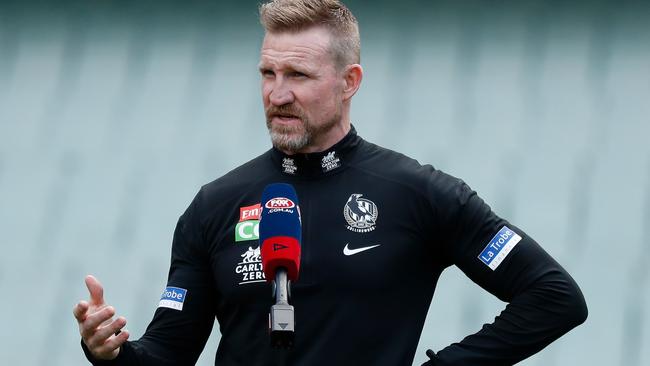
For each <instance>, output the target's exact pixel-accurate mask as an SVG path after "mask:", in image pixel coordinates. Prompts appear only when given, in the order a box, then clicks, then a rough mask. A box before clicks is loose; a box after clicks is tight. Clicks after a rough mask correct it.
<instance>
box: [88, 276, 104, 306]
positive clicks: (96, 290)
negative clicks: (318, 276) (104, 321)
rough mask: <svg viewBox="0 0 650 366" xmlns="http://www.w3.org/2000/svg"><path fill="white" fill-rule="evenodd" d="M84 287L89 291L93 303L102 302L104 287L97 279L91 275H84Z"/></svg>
mask: <svg viewBox="0 0 650 366" xmlns="http://www.w3.org/2000/svg"><path fill="white" fill-rule="evenodd" d="M86 287H88V292H89V293H90V302H91V304H93V305H103V304H104V288H103V287H102V284H101V283H99V281H98V280H97V279H96V278H95V277H93V276H92V275H88V276H86Z"/></svg>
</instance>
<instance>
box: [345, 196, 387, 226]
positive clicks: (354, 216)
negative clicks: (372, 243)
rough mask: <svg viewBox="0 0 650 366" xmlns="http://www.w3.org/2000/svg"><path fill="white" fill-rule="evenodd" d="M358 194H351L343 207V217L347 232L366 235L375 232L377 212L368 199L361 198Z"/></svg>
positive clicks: (373, 204)
mask: <svg viewBox="0 0 650 366" xmlns="http://www.w3.org/2000/svg"><path fill="white" fill-rule="evenodd" d="M361 196H363V195H362V194H360V193H353V194H351V195H350V198H348V201H347V202H346V203H345V207H343V217H344V218H345V221H347V223H348V225H347V226H346V227H347V229H348V230H351V231H354V232H355V233H367V232H370V231H373V230H375V226H376V225H377V217H378V216H379V210H377V205H375V203H374V202H372V201H371V200H369V199H366V198H361Z"/></svg>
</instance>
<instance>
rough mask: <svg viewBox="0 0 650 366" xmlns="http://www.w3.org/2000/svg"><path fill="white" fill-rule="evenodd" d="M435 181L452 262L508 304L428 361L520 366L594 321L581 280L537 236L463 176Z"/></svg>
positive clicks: (437, 209)
mask: <svg viewBox="0 0 650 366" xmlns="http://www.w3.org/2000/svg"><path fill="white" fill-rule="evenodd" d="M430 183H431V184H430V187H429V189H430V190H431V191H430V192H429V197H433V198H434V199H433V200H432V202H431V205H432V208H433V210H434V214H435V215H436V217H437V218H438V220H436V221H437V222H438V225H439V226H438V227H436V231H437V232H439V233H440V234H441V236H442V240H441V243H440V245H442V247H443V252H444V253H445V257H446V258H445V259H446V261H447V262H448V264H450V265H451V264H453V265H456V266H457V267H458V268H460V269H461V270H462V271H463V272H464V273H465V274H466V275H467V276H468V277H469V278H470V279H471V280H472V281H473V282H475V283H477V284H478V285H479V286H481V287H482V288H483V289H485V290H487V291H488V292H490V293H491V294H493V295H495V296H496V297H498V298H499V299H501V300H502V301H504V302H507V303H508V304H507V305H506V307H505V309H504V310H503V311H502V312H501V314H499V315H498V316H497V317H496V318H495V319H494V322H492V323H491V324H485V325H484V326H483V327H482V328H481V329H480V330H479V331H478V332H477V333H475V334H472V335H469V336H467V337H465V338H464V339H463V340H462V341H460V342H458V343H454V344H452V345H450V346H448V347H446V348H444V349H443V350H441V351H439V352H438V353H437V354H434V353H433V352H428V355H429V356H430V357H431V361H429V362H428V363H427V364H428V365H475V366H479V365H512V364H515V363H517V362H519V361H521V360H523V359H525V358H527V357H529V356H531V355H532V354H534V353H536V352H538V351H540V350H541V349H543V348H544V347H546V346H547V345H548V344H550V343H551V342H553V341H554V340H555V339H557V338H559V337H560V336H562V335H563V334H565V333H566V332H568V331H569V330H571V329H572V328H574V327H576V326H578V325H579V324H581V323H583V322H584V321H585V320H586V317H587V307H586V303H585V300H584V297H583V295H582V293H581V291H580V289H579V287H578V285H577V284H576V282H575V281H574V280H573V278H571V276H570V275H569V274H568V273H567V272H566V271H565V270H564V268H562V266H560V265H559V264H558V263H557V262H556V261H555V260H554V259H553V258H552V257H551V256H550V255H549V254H548V253H546V252H545V251H544V250H543V249H542V248H541V247H540V246H539V245H538V244H537V243H536V242H535V240H533V239H532V238H531V237H530V236H528V235H526V233H524V232H523V231H522V230H520V229H519V228H517V227H515V226H514V225H511V224H510V223H508V222H507V221H505V220H503V219H501V218H499V217H498V216H497V215H496V214H494V213H493V212H492V210H491V209H490V207H489V206H488V205H487V204H485V203H484V202H483V200H482V199H481V198H479V197H478V196H477V194H476V192H474V191H472V190H471V189H470V188H469V187H468V186H467V185H466V184H465V183H464V182H463V181H461V180H459V179H456V178H453V177H451V176H448V175H446V174H444V173H438V174H434V176H433V177H432V179H431V182H430Z"/></svg>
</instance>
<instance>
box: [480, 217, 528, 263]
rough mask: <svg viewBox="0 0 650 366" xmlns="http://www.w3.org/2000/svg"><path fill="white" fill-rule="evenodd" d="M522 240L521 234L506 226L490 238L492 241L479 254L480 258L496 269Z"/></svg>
mask: <svg viewBox="0 0 650 366" xmlns="http://www.w3.org/2000/svg"><path fill="white" fill-rule="evenodd" d="M520 240H521V236H519V235H518V234H517V233H515V232H514V231H512V230H510V229H509V228H508V227H507V226H504V227H502V228H501V230H499V232H498V233H497V234H496V235H495V236H494V237H493V238H492V240H490V243H488V245H487V246H486V247H485V249H483V251H482V252H481V254H479V256H478V259H480V260H481V262H483V263H485V265H486V266H488V267H490V268H491V269H492V270H493V271H494V270H495V269H497V267H499V265H500V264H501V262H503V260H504V259H505V258H506V257H507V256H508V253H510V251H511V250H512V248H514V247H515V245H517V243H519V241H520Z"/></svg>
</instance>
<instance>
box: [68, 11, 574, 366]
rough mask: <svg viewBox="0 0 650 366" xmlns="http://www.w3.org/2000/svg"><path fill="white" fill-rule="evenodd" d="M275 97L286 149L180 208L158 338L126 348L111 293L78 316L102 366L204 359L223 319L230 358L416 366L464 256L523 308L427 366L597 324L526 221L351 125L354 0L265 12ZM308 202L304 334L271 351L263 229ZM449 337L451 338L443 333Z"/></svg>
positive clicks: (495, 356)
mask: <svg viewBox="0 0 650 366" xmlns="http://www.w3.org/2000/svg"><path fill="white" fill-rule="evenodd" d="M260 17H261V22H262V24H263V26H264V28H265V30H266V34H265V37H264V42H263V45H262V49H261V59H260V64H259V68H260V73H261V77H262V99H263V103H264V108H265V112H266V118H267V127H268V129H269V132H270V135H271V140H272V143H273V149H271V150H269V151H268V152H266V153H265V154H263V155H261V156H259V157H257V158H256V159H254V160H252V161H250V162H248V163H246V164H244V165H243V166H241V167H239V168H237V169H235V170H233V171H231V172H230V173H228V174H226V175H225V176H223V177H221V178H219V179H217V180H215V181H213V182H211V183H209V184H207V185H205V186H203V187H202V189H201V190H200V191H199V193H198V194H197V195H196V197H195V198H194V200H193V201H192V203H191V204H190V206H189V208H188V209H187V210H186V211H185V213H184V214H183V215H182V216H181V217H180V219H179V222H178V225H177V227H176V231H175V233H174V241H173V244H172V262H171V268H170V271H169V277H168V284H167V286H168V287H167V288H166V289H165V291H164V293H163V296H162V299H161V301H160V305H159V307H158V309H157V310H156V313H155V316H154V318H153V320H152V322H151V324H150V325H149V327H148V328H147V331H146V333H145V334H144V336H143V337H142V338H141V339H139V340H137V341H130V342H127V338H128V337H129V334H128V332H127V331H122V332H120V330H121V329H122V328H123V327H124V326H125V324H126V320H125V319H124V318H122V317H118V318H116V319H113V316H114V314H115V310H114V309H113V308H112V307H110V306H108V305H107V304H105V303H104V301H103V288H102V287H101V285H100V284H99V282H98V281H97V280H96V279H94V278H93V277H92V276H89V277H87V278H86V284H87V286H88V289H89V292H90V301H89V302H87V301H81V302H79V303H78V304H77V305H76V306H75V308H74V310H73V312H74V315H75V317H76V318H77V320H78V322H79V328H80V333H81V336H82V347H83V349H84V352H85V353H86V356H87V357H88V359H89V360H90V361H91V362H92V363H93V364H95V365H172V364H173V365H189V364H194V363H195V362H196V360H197V358H198V356H199V354H200V352H201V351H202V349H203V347H204V345H205V342H206V340H207V338H208V336H209V333H210V330H211V329H212V324H213V320H214V318H215V317H216V318H217V319H218V321H219V325H220V329H221V332H222V337H221V342H220V344H219V348H218V350H217V354H216V359H215V364H216V365H309V366H313V365H410V364H412V362H413V358H414V355H415V350H416V347H417V344H418V341H419V337H420V333H421V331H422V327H423V324H424V321H425V317H426V314H427V310H428V308H429V305H430V302H431V299H432V296H433V292H434V289H435V286H436V282H437V280H438V277H439V275H440V273H441V272H442V271H443V270H444V269H445V268H446V267H448V266H450V265H456V266H458V267H459V268H460V269H461V270H462V271H463V272H465V274H466V275H467V276H468V277H470V278H471V279H472V280H473V281H474V282H476V283H477V284H479V285H480V286H482V287H483V288H484V289H486V290H487V291H489V292H490V293H492V294H494V295H495V296H497V297H498V298H500V299H501V300H504V301H507V302H508V303H509V304H508V305H507V306H506V308H505V310H504V311H503V312H502V313H501V314H500V315H499V316H498V317H496V319H495V321H494V322H493V323H492V324H487V325H485V326H484V327H483V328H482V329H481V330H480V331H478V332H477V333H476V334H473V335H470V336H468V337H466V338H465V339H463V340H462V341H460V342H459V343H455V344H453V345H450V346H449V347H447V348H445V349H443V350H441V351H439V352H438V353H437V354H435V353H433V352H431V351H430V352H428V355H429V357H430V358H431V360H430V361H428V362H427V363H426V364H428V365H510V364H514V363H516V362H518V361H520V360H522V359H524V358H526V357H528V356H530V355H532V354H533V353H535V352H537V351H539V350H541V349H542V348H544V347H545V346H546V345H548V344H549V343H551V342H552V341H553V340H555V339H557V338H558V337H560V336H561V335H562V334H564V333H566V332H568V331H569V330H570V329H572V328H573V327H575V326H577V325H579V324H580V323H582V322H583V321H584V320H585V318H586V315H587V310H586V305H585V302H584V299H583V297H582V294H581V292H580V290H579V288H578V286H577V285H576V284H575V282H574V281H573V280H572V279H571V277H570V276H569V275H568V274H567V273H566V271H565V270H564V269H563V268H562V267H561V266H560V265H559V264H557V263H556V262H555V261H554V260H553V259H552V258H551V257H550V256H549V255H548V254H547V253H546V252H544V250H543V249H541V248H540V247H539V246H538V245H537V243H535V241H534V240H533V239H532V238H530V237H529V236H527V235H526V234H525V233H524V232H523V231H522V230H521V229H519V228H517V227H515V226H514V225H512V224H511V223H509V222H507V221H505V220H504V219H502V218H499V217H498V216H497V215H496V214H494V213H493V212H492V211H491V210H490V208H489V207H488V206H487V205H486V204H485V203H484V202H483V201H482V200H481V199H480V198H479V197H478V196H477V195H476V193H475V192H473V191H472V190H471V189H470V188H469V187H468V186H467V185H466V184H465V183H464V182H463V181H461V180H459V179H456V178H454V177H451V176H449V175H446V174H444V173H442V172H440V171H437V170H435V169H433V168H432V167H431V166H428V165H425V166H422V165H420V164H419V163H418V162H416V161H415V160H412V159H409V158H407V157H405V156H403V155H401V154H398V153H396V152H393V151H390V150H387V149H384V148H381V147H379V146H376V145H374V144H371V143H369V142H366V141H365V140H363V139H362V138H361V137H359V136H358V135H357V134H356V131H355V129H354V128H353V127H352V126H351V124H350V103H351V99H352V97H353V95H354V94H355V93H356V91H357V90H358V89H359V86H360V83H361V79H362V75H363V70H362V68H361V66H360V65H359V49H360V42H359V32H358V27H357V22H356V19H355V18H354V16H353V15H352V14H351V13H350V11H349V10H348V9H347V8H346V7H344V6H343V5H342V4H340V3H339V2H338V1H337V0H276V1H272V2H270V3H267V4H264V5H262V6H261V7H260ZM276 182H286V183H290V184H292V185H294V186H295V188H296V190H297V193H298V196H299V198H300V205H301V212H302V223H303V243H302V256H301V262H302V265H301V273H300V278H299V280H298V281H297V282H296V283H294V284H293V287H292V304H293V305H294V306H295V309H296V310H295V313H296V335H295V337H296V340H295V345H294V348H293V349H291V350H277V349H273V348H271V347H270V346H269V335H268V333H267V328H266V327H267V324H268V311H269V307H270V305H271V301H272V300H271V296H270V291H269V288H268V286H267V284H266V283H265V280H264V277H263V272H262V268H261V265H260V260H259V243H258V242H257V239H258V237H257V233H256V231H255V226H256V225H257V223H258V221H257V220H259V213H260V206H259V200H260V196H261V192H262V190H263V189H264V187H265V186H266V185H267V184H270V183H276ZM441 331H442V330H441Z"/></svg>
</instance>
